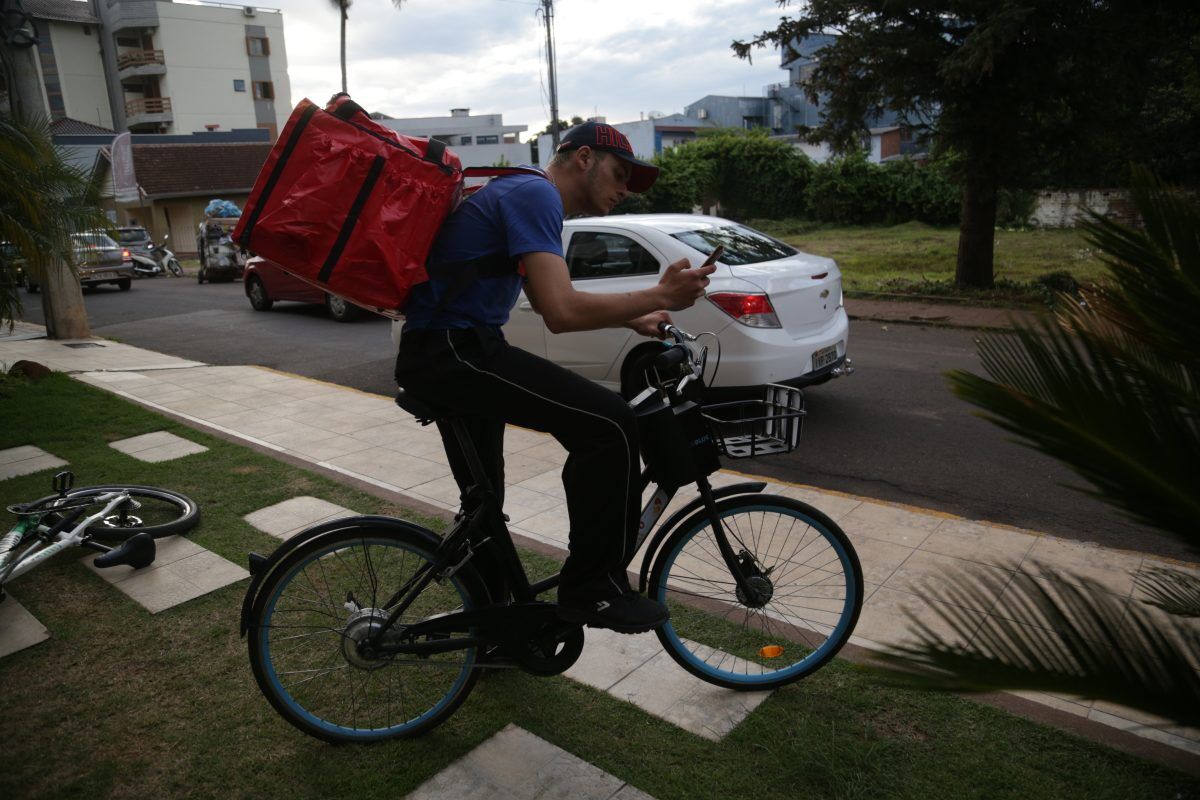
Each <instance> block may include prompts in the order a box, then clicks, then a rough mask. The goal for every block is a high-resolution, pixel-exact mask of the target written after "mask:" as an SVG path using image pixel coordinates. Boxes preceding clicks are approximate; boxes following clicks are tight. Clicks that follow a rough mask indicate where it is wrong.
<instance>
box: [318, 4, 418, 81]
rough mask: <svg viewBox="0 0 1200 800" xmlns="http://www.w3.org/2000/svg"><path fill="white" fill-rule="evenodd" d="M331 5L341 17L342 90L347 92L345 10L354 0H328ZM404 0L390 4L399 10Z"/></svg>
mask: <svg viewBox="0 0 1200 800" xmlns="http://www.w3.org/2000/svg"><path fill="white" fill-rule="evenodd" d="M329 2H331V3H332V4H333V7H334V8H336V9H337V10H338V14H339V15H340V16H341V18H342V91H343V92H348V91H349V90H348V89H347V88H346V20H347V19H348V18H349V15H348V14H347V12H348V11H349V10H350V4H351V3H353V2H354V0H329ZM404 2H405V0H392V5H393V6H395V7H396V10H397V11H399V10H400V9H401V8H402V7H403V6H404Z"/></svg>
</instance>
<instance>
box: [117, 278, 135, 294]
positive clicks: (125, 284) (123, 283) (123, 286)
mask: <svg viewBox="0 0 1200 800" xmlns="http://www.w3.org/2000/svg"><path fill="white" fill-rule="evenodd" d="M132 286H133V281H131V280H130V279H129V278H121V280H119V281H117V288H118V289H120V290H121V291H122V292H128V291H129V289H130V287H132Z"/></svg>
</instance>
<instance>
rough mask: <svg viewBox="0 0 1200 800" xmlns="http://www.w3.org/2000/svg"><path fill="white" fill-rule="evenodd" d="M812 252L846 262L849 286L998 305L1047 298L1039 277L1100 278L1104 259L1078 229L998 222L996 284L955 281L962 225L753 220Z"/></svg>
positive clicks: (1026, 303)
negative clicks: (981, 287) (989, 287)
mask: <svg viewBox="0 0 1200 800" xmlns="http://www.w3.org/2000/svg"><path fill="white" fill-rule="evenodd" d="M751 224H752V225H753V226H754V227H757V228H760V229H761V230H763V231H764V232H767V233H770V234H771V235H773V236H776V237H779V238H780V239H782V240H783V241H785V242H787V243H788V244H791V245H793V246H795V247H798V248H799V249H801V250H804V251H806V252H809V253H815V254H817V255H822V256H828V257H830V258H833V259H834V260H836V261H837V263H838V266H839V267H840V268H841V270H842V279H843V285H844V286H845V288H846V291H847V292H848V293H852V294H860V295H874V294H885V295H917V296H933V297H940V298H943V299H948V300H949V299H961V300H969V301H971V302H984V303H994V304H999V305H1016V306H1029V305H1040V304H1045V302H1046V301H1047V298H1048V294H1047V292H1046V291H1045V289H1043V288H1042V285H1043V284H1042V283H1040V282H1039V279H1045V276H1047V275H1052V274H1054V273H1061V272H1066V273H1069V274H1070V275H1071V276H1072V277H1073V278H1074V279H1075V280H1076V281H1077V282H1078V283H1080V284H1087V283H1090V282H1092V281H1094V280H1095V279H1096V278H1097V277H1099V276H1100V274H1101V273H1102V271H1103V265H1102V263H1101V261H1100V259H1099V258H1097V256H1096V254H1095V253H1094V252H1093V250H1092V248H1091V247H1089V245H1088V243H1087V242H1086V241H1084V238H1083V235H1082V234H1081V233H1080V232H1079V231H1076V230H1074V229H1053V230H1052V229H1047V230H998V231H996V242H995V279H996V285H997V288H996V289H995V290H993V291H990V292H964V291H963V290H960V289H958V288H956V287H955V286H954V266H955V259H956V256H957V253H958V228H943V227H933V226H930V225H925V224H923V223H920V222H907V223H904V224H902V225H894V226H891V227H838V228H834V227H828V226H823V225H818V224H813V223H806V222H802V221H797V220H782V221H766V220H755V221H753V222H752V223H751Z"/></svg>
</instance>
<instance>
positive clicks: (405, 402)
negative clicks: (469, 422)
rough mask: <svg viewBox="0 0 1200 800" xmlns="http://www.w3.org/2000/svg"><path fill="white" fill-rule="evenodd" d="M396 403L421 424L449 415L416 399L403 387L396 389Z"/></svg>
mask: <svg viewBox="0 0 1200 800" xmlns="http://www.w3.org/2000/svg"><path fill="white" fill-rule="evenodd" d="M396 405H398V406H400V407H401V408H403V409H404V410H405V411H407V412H408V413H410V414H412V415H413V416H414V417H416V418H417V421H418V422H420V423H421V424H423V425H427V424H429V423H430V422H436V421H437V420H439V419H442V418H443V417H446V416H449V415H448V414H446V413H445V412H441V411H438V410H437V409H435V408H434V407H433V406H430V405H426V404H425V402H424V401H422V400H418V399H417V398H415V397H413V396H412V395H411V394H409V393H408V392H406V391H404V390H403V389H398V390H396Z"/></svg>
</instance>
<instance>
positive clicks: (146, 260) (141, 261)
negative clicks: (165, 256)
mask: <svg viewBox="0 0 1200 800" xmlns="http://www.w3.org/2000/svg"><path fill="white" fill-rule="evenodd" d="M129 260H130V261H132V262H133V271H134V272H135V273H137V276H138V277H139V278H153V277H155V276H158V275H162V274H163V268H162V267H161V266H159V264H158V262H157V261H155V260H154V259H153V258H151V257H150V256H148V255H147V254H145V253H137V252H133V251H130V253H129Z"/></svg>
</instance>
